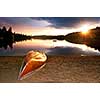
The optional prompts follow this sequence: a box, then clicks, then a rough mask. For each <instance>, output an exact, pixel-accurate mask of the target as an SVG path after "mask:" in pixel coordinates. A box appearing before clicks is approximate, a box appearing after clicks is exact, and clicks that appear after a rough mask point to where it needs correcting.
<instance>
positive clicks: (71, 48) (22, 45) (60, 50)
mask: <svg viewBox="0 0 100 100" xmlns="http://www.w3.org/2000/svg"><path fill="white" fill-rule="evenodd" d="M30 50H40V51H43V52H45V53H46V54H47V55H100V52H99V51H98V50H95V49H94V48H91V47H88V46H86V45H81V44H73V43H69V42H67V41H66V40H62V41H61V40H39V39H32V40H27V41H22V42H17V43H13V48H12V49H11V48H10V47H8V48H7V49H4V48H0V56H14V55H25V54H26V53H27V52H28V51H30Z"/></svg>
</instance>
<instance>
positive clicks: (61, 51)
mask: <svg viewBox="0 0 100 100" xmlns="http://www.w3.org/2000/svg"><path fill="white" fill-rule="evenodd" d="M47 54H48V55H100V53H99V52H96V51H92V50H88V51H83V50H82V49H81V48H77V47H55V48H50V49H49V50H48V52H47Z"/></svg>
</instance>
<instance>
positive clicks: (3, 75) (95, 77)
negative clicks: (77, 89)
mask: <svg viewBox="0 0 100 100" xmlns="http://www.w3.org/2000/svg"><path fill="white" fill-rule="evenodd" d="M23 58H24V57H23V56H11V57H7V56H5V57H0V82H1V83H3V82H4V83H10V82H11V83H12V82H18V83H20V82H27V83H30V82H32V83H34V82H40V83H41V82H46V83H48V82H54V83H55V82H70V83H72V82H92V83H95V82H100V56H48V60H47V63H46V66H44V67H43V68H42V69H41V70H39V71H38V72H36V73H34V74H33V75H32V76H30V77H28V78H26V79H24V80H17V78H18V73H19V70H20V66H21V64H22V61H23Z"/></svg>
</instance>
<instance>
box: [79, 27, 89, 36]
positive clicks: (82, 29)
mask: <svg viewBox="0 0 100 100" xmlns="http://www.w3.org/2000/svg"><path fill="white" fill-rule="evenodd" d="M80 30H81V32H82V34H83V35H87V34H88V31H89V26H88V25H83V26H82V27H81V28H80Z"/></svg>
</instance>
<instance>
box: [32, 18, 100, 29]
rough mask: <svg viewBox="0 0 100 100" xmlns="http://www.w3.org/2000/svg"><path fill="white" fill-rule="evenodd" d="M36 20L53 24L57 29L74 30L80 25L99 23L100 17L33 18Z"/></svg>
mask: <svg viewBox="0 0 100 100" xmlns="http://www.w3.org/2000/svg"><path fill="white" fill-rule="evenodd" d="M31 19H35V20H45V21H48V22H49V23H51V25H50V26H52V27H55V28H64V27H68V28H73V27H77V25H79V24H80V23H87V22H88V23H99V22H100V17H31Z"/></svg>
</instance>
